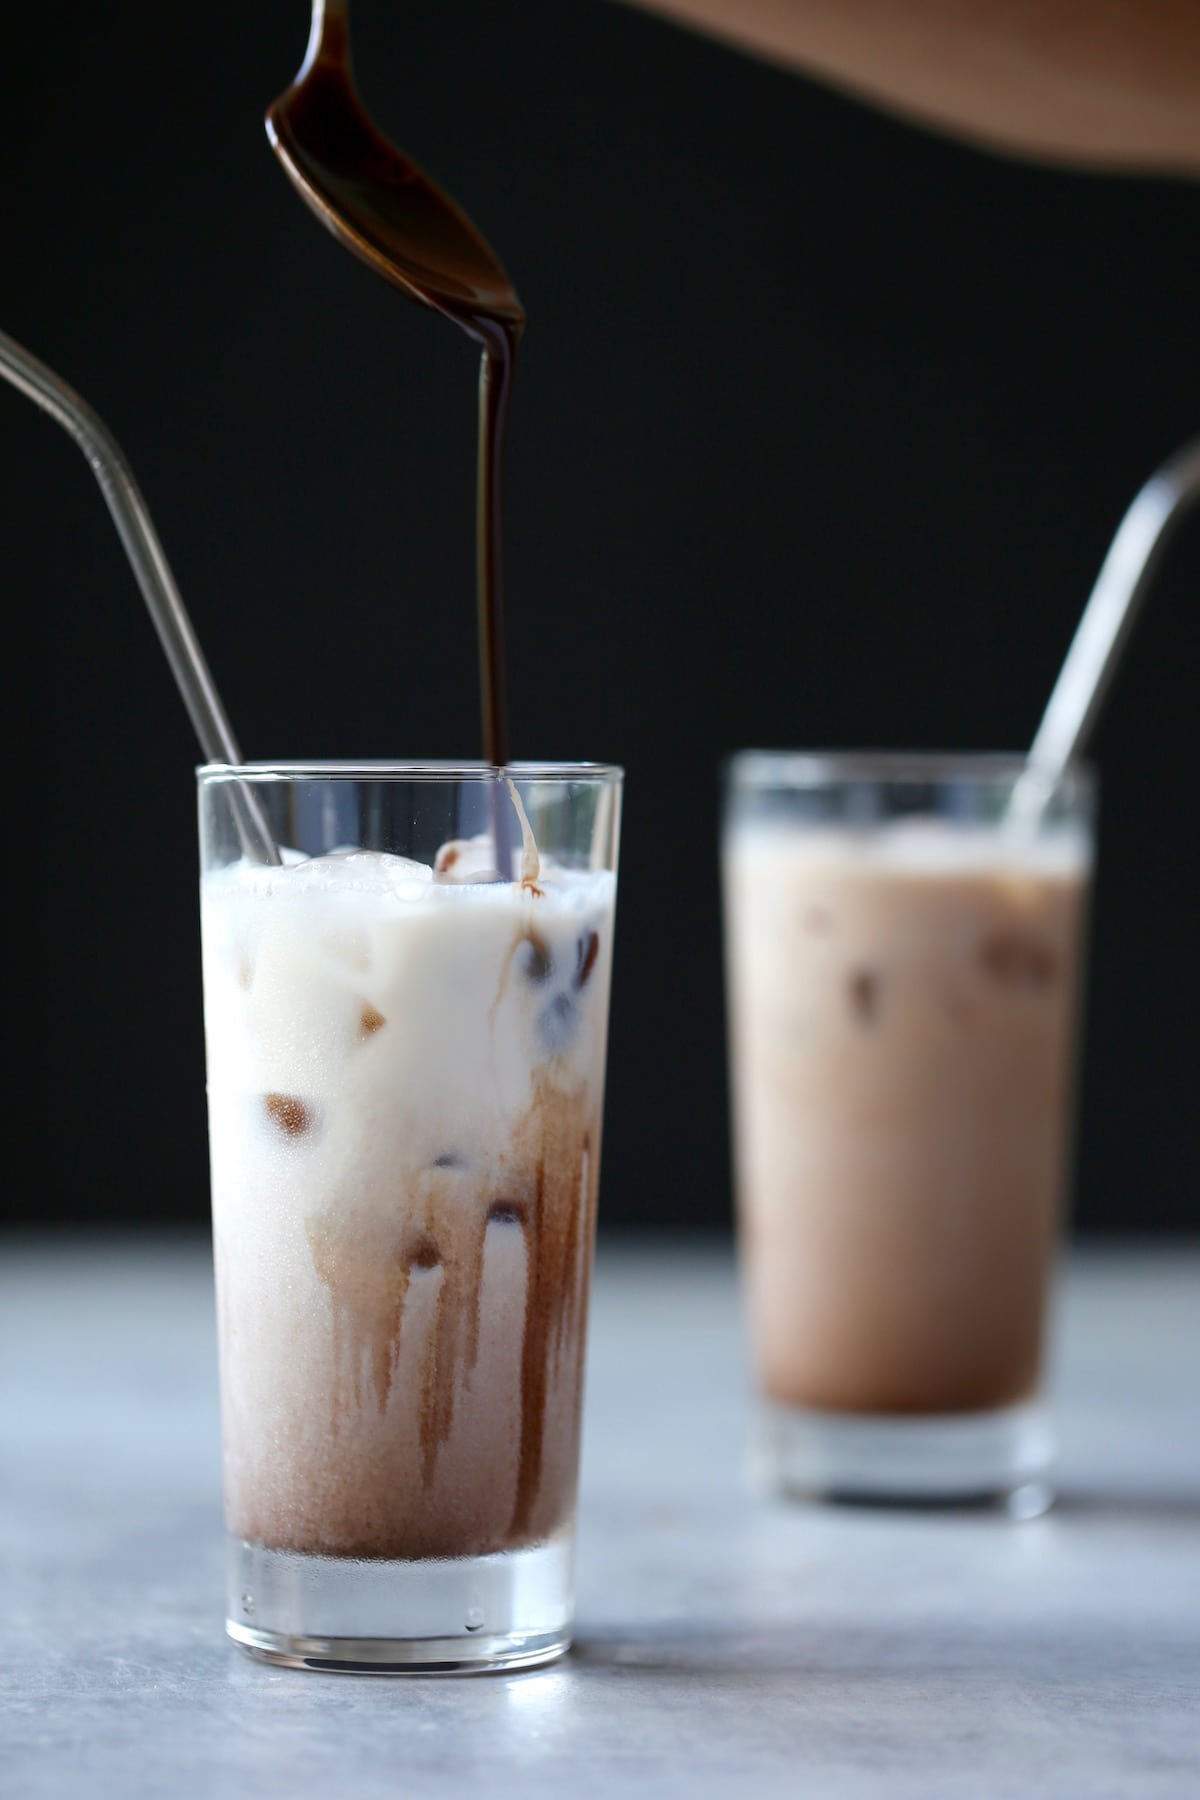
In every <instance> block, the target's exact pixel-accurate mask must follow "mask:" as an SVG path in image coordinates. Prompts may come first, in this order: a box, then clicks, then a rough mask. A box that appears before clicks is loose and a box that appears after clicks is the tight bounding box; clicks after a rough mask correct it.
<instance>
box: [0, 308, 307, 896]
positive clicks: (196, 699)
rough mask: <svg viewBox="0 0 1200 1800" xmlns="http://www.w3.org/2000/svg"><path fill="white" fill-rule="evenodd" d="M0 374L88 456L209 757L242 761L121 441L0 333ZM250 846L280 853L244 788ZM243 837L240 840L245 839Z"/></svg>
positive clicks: (263, 856) (273, 857)
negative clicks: (250, 831) (251, 840)
mask: <svg viewBox="0 0 1200 1800" xmlns="http://www.w3.org/2000/svg"><path fill="white" fill-rule="evenodd" d="M0 375H3V376H4V378H5V380H7V381H9V382H11V384H12V386H13V387H15V388H17V389H18V390H19V391H20V392H21V393H23V394H24V395H26V396H27V398H28V399H30V400H32V401H33V402H34V403H35V405H37V406H40V407H41V409H42V411H43V412H46V413H49V415H50V417H51V418H52V419H54V420H55V421H56V422H57V423H58V424H59V425H61V426H62V428H63V430H64V431H66V432H68V433H69V434H70V436H71V437H73V438H74V440H75V442H76V443H77V444H78V445H79V448H80V449H81V450H82V451H83V454H84V456H85V457H86V458H87V461H88V465H89V467H90V468H91V471H92V474H93V475H94V476H95V477H96V480H97V482H98V483H99V484H100V491H101V493H102V494H103V495H104V499H105V502H106V503H107V506H108V510H109V512H110V513H111V514H112V517H113V522H114V524H115V525H116V527H117V531H118V533H119V534H120V538H121V542H122V544H123V545H124V546H125V554H126V556H127V557H128V558H129V562H130V566H131V567H132V569H133V572H134V575H135V576H136V578H137V584H138V586H139V588H140V589H141V592H142V598H143V599H144V600H145V602H146V607H147V610H148V611H149V614H150V617H151V619H152V620H153V621H154V626H155V629H156V631H157V632H158V636H159V641H160V642H161V644H162V647H163V650H164V651H165V652H166V657H167V661H168V663H169V664H170V666H171V672H172V674H173V675H174V677H175V682H176V685H177V686H178V688H179V691H180V693H181V695H182V696H183V702H184V705H185V706H186V707H187V710H188V715H189V717H190V718H191V721H192V725H193V727H194V729H195V732H196V736H197V738H198V739H199V741H200V748H201V750H202V752H203V754H204V757H205V760H206V761H207V762H220V763H232V764H237V763H240V762H241V760H242V756H241V751H240V750H239V749H238V745H237V740H236V738H235V737H234V735H233V728H232V726H231V725H230V723H229V719H228V717H227V715H226V713H225V708H224V707H223V706H222V704H221V697H220V695H219V694H218V693H217V689H216V686H215V684H214V682H213V678H212V675H211V674H210V672H209V668H208V664H207V663H206V662H205V660H204V654H203V652H202V651H201V649H200V644H199V641H198V639H197V637H196V634H195V632H194V631H193V629H192V622H191V620H190V619H189V618H188V615H187V609H186V608H185V606H184V604H183V599H182V597H181V595H180V592H179V589H178V587H177V586H176V583H175V577H174V576H173V575H172V573H171V568H170V565H169V563H168V562H167V558H166V552H165V551H164V550H163V547H162V544H161V543H160V541H159V537H158V533H157V532H156V531H155V529H154V524H153V521H152V520H151V518H150V513H149V511H148V509H147V506H146V502H145V501H144V500H143V498H142V495H141V491H140V490H139V488H138V485H137V482H136V481H135V480H134V478H133V473H132V471H131V469H130V467H129V464H128V463H127V462H126V460H125V457H124V455H123V454H122V451H121V447H120V445H119V444H118V443H117V441H116V439H115V438H114V437H113V435H112V433H111V432H110V431H109V429H108V427H107V426H106V425H105V424H104V421H103V420H102V419H100V418H99V417H98V416H97V414H96V413H94V412H93V411H92V409H91V407H90V406H89V405H88V404H87V402H86V401H85V400H83V399H82V398H81V397H80V395H78V394H77V393H76V392H75V390H74V389H73V388H71V387H69V386H68V385H67V383H66V382H65V381H63V380H62V378H61V377H60V376H58V375H56V374H55V373H54V372H53V370H52V369H48V368H47V367H46V365H45V363H42V362H39V361H38V359H37V357H36V356H32V355H31V354H30V353H29V351H28V350H25V349H22V347H21V345H20V344H18V343H16V342H15V340H14V339H12V338H10V337H9V336H7V334H6V333H4V332H2V331H0ZM245 801H246V810H247V811H248V813H249V814H250V820H251V829H252V832H253V839H254V842H253V844H252V843H250V842H247V843H246V849H247V853H248V854H253V855H255V856H256V858H257V860H259V861H266V862H271V863H277V862H278V861H279V852H278V850H277V849H276V847H275V842H274V839H273V838H272V836H271V832H270V830H269V828H268V826H267V823H266V820H265V818H264V817H263V816H262V813H261V810H260V808H259V806H258V803H257V800H256V799H255V798H254V796H253V795H252V794H251V793H250V791H249V790H248V789H247V790H246V791H245ZM244 841H245V840H244Z"/></svg>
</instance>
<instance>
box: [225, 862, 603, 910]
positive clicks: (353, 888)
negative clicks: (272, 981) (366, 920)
mask: <svg viewBox="0 0 1200 1800" xmlns="http://www.w3.org/2000/svg"><path fill="white" fill-rule="evenodd" d="M282 855H283V862H282V866H271V865H269V864H266V863H256V862H249V861H247V860H245V859H243V860H241V861H239V862H236V863H230V864H229V865H228V866H227V867H225V868H223V869H216V870H211V871H209V872H208V873H206V874H205V876H204V878H203V891H204V897H205V900H206V901H209V902H218V903H219V902H220V901H221V900H222V899H223V898H229V899H237V900H241V901H244V900H247V899H259V900H276V899H278V900H283V901H288V900H292V899H299V898H302V897H303V898H310V897H312V896H316V895H322V894H326V895H329V896H330V897H331V898H342V897H343V896H346V895H350V894H354V895H359V896H363V897H364V898H371V897H374V898H376V899H378V900H380V901H383V902H385V903H392V902H394V903H397V904H398V905H402V906H405V907H419V908H422V909H423V908H426V907H430V906H460V907H461V906H467V907H489V908H496V907H501V908H506V907H508V908H511V907H512V906H514V905H515V904H517V903H521V904H523V905H528V904H529V900H528V898H527V895H526V893H525V892H524V891H523V890H522V888H521V886H520V884H519V883H514V882H507V881H469V880H468V881H441V880H438V879H436V878H435V876H434V872H433V869H432V868H431V867H430V866H429V864H428V863H422V862H414V861H412V860H411V859H410V858H408V857H406V856H393V855H390V854H388V853H387V852H385V851H377V850H357V849H351V848H347V849H345V850H337V851H333V852H331V853H329V854H328V855H325V856H314V857H303V856H301V855H300V854H299V853H298V852H296V851H294V850H284V851H283V853H282ZM614 885H615V877H614V876H613V875H612V874H611V873H609V872H608V871H607V870H595V869H564V868H560V867H556V866H555V865H553V864H552V863H549V862H548V860H547V859H545V858H543V859H542V864H541V871H540V874H539V879H538V886H539V889H540V893H539V895H538V896H537V897H536V898H535V900H534V904H535V905H536V904H538V902H539V901H540V900H544V901H546V902H549V903H550V904H551V905H552V906H554V907H555V909H556V910H557V909H558V908H566V909H568V910H574V909H575V908H580V909H584V908H588V907H592V906H596V905H598V904H599V905H603V904H605V903H606V902H608V901H610V900H611V895H612V890H613V887H614Z"/></svg>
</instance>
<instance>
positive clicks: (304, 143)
mask: <svg viewBox="0 0 1200 1800" xmlns="http://www.w3.org/2000/svg"><path fill="white" fill-rule="evenodd" d="M266 124H267V135H268V137H269V138H270V140H271V144H272V147H273V148H274V150H275V153H276V155H277V156H278V158H279V160H280V162H281V163H282V164H283V166H284V168H285V170H286V171H287V173H288V175H289V177H290V178H291V181H292V183H293V185H294V186H295V187H296V188H297V190H298V191H299V193H300V195H301V196H302V198H303V199H304V200H305V201H306V202H307V204H308V205H309V206H310V207H311V208H312V210H313V212H314V213H315V214H316V215H317V218H318V219H319V220H320V221H321V223H322V224H323V225H324V226H325V227H326V229H327V230H329V231H331V232H332V233H333V235H334V237H336V238H337V239H338V241H339V242H340V243H342V244H344V245H345V247H346V248H347V249H348V250H351V251H353V253H354V254H355V256H357V257H360V258H361V260H362V261H363V262H365V263H366V264H367V265H368V267H369V268H372V269H374V270H375V272H376V274H378V275H382V276H383V278H384V280H385V281H389V282H391V283H392V285H393V286H395V287H398V288H399V289H400V290H401V291H402V292H403V293H405V294H407V295H408V296H409V298H410V299H412V300H416V301H419V302H420V304H421V305H423V306H431V307H433V308H434V309H435V311H437V312H440V313H444V314H445V316H446V317H447V318H448V319H453V320H454V322H455V324H456V325H459V326H460V327H461V328H462V330H463V331H465V332H466V333H467V335H468V337H470V338H472V339H474V341H475V342H476V343H477V344H478V345H479V346H480V348H481V351H482V358H481V362H480V370H479V469H478V487H477V516H476V583H477V594H478V612H479V678H480V696H481V703H482V714H483V754H484V756H485V758H486V759H487V761H488V762H490V763H492V764H494V765H495V766H496V767H498V768H503V767H504V765H505V764H506V763H507V761H508V718H507V707H506V704H505V661H504V592H503V554H502V553H503V532H502V511H501V477H502V472H503V461H504V428H505V423H506V420H507V415H508V402H509V394H510V391H511V388H512V376H513V365H514V363H515V360H516V354H517V346H518V344H519V343H520V341H521V333H522V331H523V330H524V327H525V311H524V308H523V307H522V305H521V302H520V300H519V299H518V298H517V295H516V291H515V289H514V288H513V285H512V283H511V281H510V280H509V278H508V276H507V275H506V274H505V272H504V269H503V267H502V266H501V263H500V261H499V258H498V257H497V256H496V254H495V252H494V251H493V250H492V249H491V248H490V246H489V245H488V244H487V242H486V241H485V240H484V238H483V237H482V236H481V235H480V233H479V231H478V230H477V229H476V227H475V226H474V225H473V224H472V222H471V220H470V219H469V218H468V217H467V215H466V213H464V212H463V210H462V208H461V207H460V206H459V205H458V204H457V203H456V202H455V201H454V200H452V199H451V198H450V196H449V195H448V194H447V193H445V192H444V191H443V190H442V189H441V188H440V187H439V186H438V185H437V183H436V182H435V181H432V180H431V179H430V177H429V176H428V175H426V174H425V172H424V170H423V169H420V168H418V166H417V165H416V163H414V162H413V161H412V159H411V158H410V157H408V156H406V155H405V154H404V152H403V151H401V150H398V149H397V148H396V147H395V145H394V144H392V143H390V142H389V141H388V140H387V139H386V138H385V137H383V136H382V135H381V133H380V132H379V131H378V130H377V128H376V127H375V125H373V124H372V122H371V120H370V118H369V117H368V115H367V112H366V110H365V108H364V106H363V104H362V101H361V100H360V99H359V97H358V94H357V92H356V91H355V87H354V81H353V77H352V74H351V68H350V30H349V7H348V4H347V0H313V11H312V30H311V33H310V36H309V40H308V50H307V52H306V54H305V58H304V63H303V65H302V67H301V69H300V72H299V74H298V75H297V76H296V79H295V81H294V82H293V83H292V85H291V87H290V88H288V90H287V92H286V93H284V94H282V95H281V96H280V97H279V99H278V100H276V101H275V102H274V104H273V105H272V106H271V107H269V108H268V110H267V118H266Z"/></svg>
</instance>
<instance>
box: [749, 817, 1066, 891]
mask: <svg viewBox="0 0 1200 1800" xmlns="http://www.w3.org/2000/svg"><path fill="white" fill-rule="evenodd" d="M726 850H727V852H728V853H732V854H734V855H736V856H737V858H738V859H739V861H740V860H742V859H750V860H753V861H759V860H761V861H762V862H763V863H764V864H767V863H770V864H774V865H776V866H778V865H779V864H781V863H782V864H787V865H792V864H806V865H807V864H821V865H827V866H836V867H837V868H838V869H839V870H841V871H845V872H852V871H854V870H862V871H863V872H864V873H885V872H886V873H895V874H897V875H971V874H976V873H979V874H988V873H993V872H1002V873H1004V874H1005V875H1011V874H1028V875H1034V876H1042V877H1058V878H1061V879H1064V880H1065V879H1073V878H1077V877H1079V876H1080V875H1082V874H1083V873H1084V871H1085V870H1086V868H1087V867H1088V862H1089V855H1090V852H1089V845H1088V840H1087V837H1086V835H1085V833H1084V832H1083V831H1081V830H1080V829H1079V828H1078V827H1075V826H1070V825H1066V826H1060V827H1056V828H1055V829H1054V830H1052V831H1045V832H1042V833H1040V834H1038V835H1037V836H1036V837H1034V836H1030V835H1029V834H1028V833H1025V832H1022V831H1021V830H1020V829H1019V828H1017V827H1015V826H1014V827H1005V826H1003V825H996V826H989V825H980V824H977V823H973V822H968V823H964V824H961V825H956V824H954V823H953V822H951V821H949V820H946V819H939V818H933V817H928V816H914V817H912V818H907V819H889V820H885V821H883V822H881V823H877V824H871V825H863V826H853V825H827V824H813V825H806V824H800V823H797V822H796V821H795V820H780V821H778V822H775V823H770V822H767V821H764V820H754V821H752V822H748V823H746V824H738V825H734V826H732V827H731V828H730V830H729V831H728V832H727V835H726Z"/></svg>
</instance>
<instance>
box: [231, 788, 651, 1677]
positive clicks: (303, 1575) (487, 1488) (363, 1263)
mask: <svg viewBox="0 0 1200 1800" xmlns="http://www.w3.org/2000/svg"><path fill="white" fill-rule="evenodd" d="M508 773H509V775H510V776H511V778H512V781H511V783H508V782H506V781H504V780H502V779H501V778H500V777H499V776H498V775H497V772H496V771H495V770H494V769H490V768H488V767H486V766H484V765H478V766H476V765H471V764H467V765H454V766H451V765H448V764H437V763H425V764H401V763H395V764H391V763H365V764H361V765H352V764H338V763H314V764H305V765H300V764H278V765H274V766H267V765H265V764H251V765H246V766H240V767H236V768H234V767H227V766H224V765H209V766H206V767H204V768H202V769H200V770H199V772H198V780H199V812H200V852H201V886H200V894H201V925H202V945H203V971H204V1016H205V1035H206V1045H207V1065H208V1110H209V1134H210V1149H211V1170H212V1205H213V1234H214V1251H215V1263H216V1289H217V1314H218V1328H219V1344H220V1371H221V1414H222V1440H223V1463H224V1477H225V1508H226V1522H227V1527H228V1606H227V1628H228V1631H229V1633H230V1635H231V1636H232V1637H233V1638H234V1639H236V1641H237V1642H238V1643H240V1644H242V1645H244V1646H245V1647H246V1649H247V1650H249V1651H250V1652H252V1653H253V1654H255V1655H257V1656H259V1657H261V1658H264V1659H265V1660H267V1661H271V1662H276V1663H285V1664H289V1665H292V1666H302V1667H309V1668H324V1669H342V1670H369V1671H376V1672H379V1671H385V1670H391V1671H401V1670H409V1671H417V1670H462V1671H468V1670H478V1669H497V1668H518V1667H522V1666H527V1665H531V1664H535V1663H541V1662H546V1661H549V1660H550V1659H552V1658H553V1657H555V1656H557V1655H559V1654H561V1652H562V1651H563V1650H564V1649H565V1648H566V1647H567V1644H568V1642H569V1639H570V1630H571V1616H572V1600H573V1590H572V1551H573V1540H574V1513H575V1496H576V1481H577V1472H578V1461H579V1441H580V1409H581V1403H582V1393H583V1379H584V1343H585V1331H586V1322H587V1305H588V1285H589V1278H590V1269H591V1255H592V1243H593V1234H594V1219H595V1207H596V1194H597V1183H598V1179H599V1169H600V1131H601V1114H602V1108H603V1095H604V1069H605V1047H606V1034H607V1016H608V997H609V975H610V969H611V959H612V945H613V921H614V908H615V899H616V866H617V844H618V833H619V812H620V799H621V780H622V778H621V772H620V770H618V769H614V768H609V767H604V766H601V765H597V764H581V765H566V764H518V765H514V766H513V767H512V768H511V770H510V771H509V772H508ZM518 802H519V804H518ZM248 816H257V817H258V818H259V819H260V820H264V821H265V823H266V825H267V827H268V829H269V832H270V834H271V836H272V838H273V840H274V844H275V845H276V846H278V848H279V852H280V856H281V861H280V863H279V864H278V865H275V864H273V863H268V862H267V861H265V860H255V859H254V857H253V846H254V839H253V838H249V839H248V838H247V832H246V829H245V821H246V818H247V817H248ZM530 833H531V834H532V839H531V838H530ZM261 841H262V840H261V838H260V839H259V842H260V843H261ZM246 842H249V843H250V846H251V854H249V855H248V854H247V850H246V848H245V847H244V846H245V844H246ZM535 845H536V849H535V848H534V846H535Z"/></svg>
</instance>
